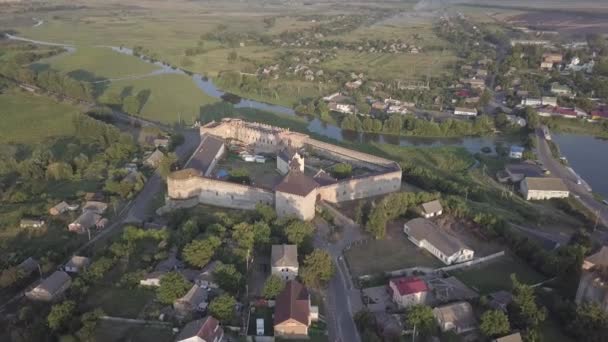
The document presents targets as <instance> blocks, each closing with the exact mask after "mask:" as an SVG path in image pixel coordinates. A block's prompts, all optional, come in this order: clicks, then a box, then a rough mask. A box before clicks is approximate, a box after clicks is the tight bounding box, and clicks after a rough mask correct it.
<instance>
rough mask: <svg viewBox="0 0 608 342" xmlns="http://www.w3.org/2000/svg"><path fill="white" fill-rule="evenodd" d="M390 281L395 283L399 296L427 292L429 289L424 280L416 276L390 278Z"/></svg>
mask: <svg viewBox="0 0 608 342" xmlns="http://www.w3.org/2000/svg"><path fill="white" fill-rule="evenodd" d="M390 282H391V283H393V284H394V285H395V287H396V288H397V291H399V294H400V295H401V296H405V295H409V294H413V293H420V292H427V291H428V290H429V288H428V286H427V285H426V283H425V282H424V280H422V279H420V278H418V277H401V278H395V279H391V280H390Z"/></svg>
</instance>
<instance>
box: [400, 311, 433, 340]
mask: <svg viewBox="0 0 608 342" xmlns="http://www.w3.org/2000/svg"><path fill="white" fill-rule="evenodd" d="M405 323H406V325H407V326H408V328H410V329H416V332H417V333H420V334H421V335H423V336H426V335H428V334H431V333H433V331H434V330H435V328H436V326H437V323H436V321H435V316H433V309H431V307H429V306H426V305H414V306H412V307H411V308H410V309H408V310H407V315H406V318H405Z"/></svg>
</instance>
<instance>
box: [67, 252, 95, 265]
mask: <svg viewBox="0 0 608 342" xmlns="http://www.w3.org/2000/svg"><path fill="white" fill-rule="evenodd" d="M90 262H91V260H90V259H89V258H87V257H83V256H79V255H74V256H73V257H72V258H71V259H70V261H68V262H67V263H66V264H65V267H76V268H82V267H86V266H88V265H89V263H90Z"/></svg>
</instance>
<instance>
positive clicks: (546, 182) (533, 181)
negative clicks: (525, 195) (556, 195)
mask: <svg viewBox="0 0 608 342" xmlns="http://www.w3.org/2000/svg"><path fill="white" fill-rule="evenodd" d="M526 182H527V183H528V189H530V190H544V191H568V187H567V186H566V184H564V182H563V181H562V180H561V178H554V177H527V178H526Z"/></svg>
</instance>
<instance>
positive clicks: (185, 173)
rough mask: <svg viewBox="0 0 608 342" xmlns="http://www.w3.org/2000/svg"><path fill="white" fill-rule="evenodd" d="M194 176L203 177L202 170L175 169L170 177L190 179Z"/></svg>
mask: <svg viewBox="0 0 608 342" xmlns="http://www.w3.org/2000/svg"><path fill="white" fill-rule="evenodd" d="M194 177H201V172H200V171H198V170H195V169H192V168H187V169H182V170H178V171H173V172H171V173H170V174H169V178H171V179H188V178H194Z"/></svg>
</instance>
